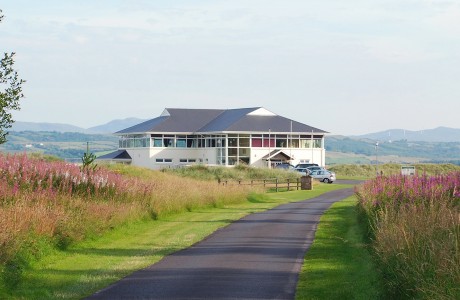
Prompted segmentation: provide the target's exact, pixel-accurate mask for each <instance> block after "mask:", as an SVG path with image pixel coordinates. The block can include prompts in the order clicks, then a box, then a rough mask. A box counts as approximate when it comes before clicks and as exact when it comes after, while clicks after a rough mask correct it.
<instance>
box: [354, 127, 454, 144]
mask: <svg viewBox="0 0 460 300" xmlns="http://www.w3.org/2000/svg"><path fill="white" fill-rule="evenodd" d="M353 138H360V139H365V138H366V139H372V140H376V141H399V140H407V141H414V142H460V129H456V128H448V127H438V128H434V129H427V130H419V131H411V130H405V129H389V130H385V131H380V132H375V133H368V134H364V135H359V136H353Z"/></svg>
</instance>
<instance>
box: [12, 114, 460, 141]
mask: <svg viewBox="0 0 460 300" xmlns="http://www.w3.org/2000/svg"><path fill="white" fill-rule="evenodd" d="M144 121H147V119H140V118H134V117H129V118H124V119H115V120H112V121H109V122H107V123H105V124H101V125H97V126H93V127H89V128H82V127H78V126H75V125H71V124H64V123H46V122H24V121H16V122H15V123H14V124H13V127H12V128H11V131H56V132H80V133H88V134H94V133H101V134H112V133H115V132H117V131H120V130H122V129H125V128H128V127H131V126H134V125H137V124H139V123H142V122H144ZM328 136H335V135H334V134H331V135H328ZM344 136H347V137H350V138H354V139H371V140H375V141H382V142H391V141H398V140H407V141H411V142H416V141H420V142H460V128H451V127H445V126H439V127H436V128H433V129H424V130H407V129H402V128H393V129H387V130H383V131H378V132H371V133H367V134H361V135H344Z"/></svg>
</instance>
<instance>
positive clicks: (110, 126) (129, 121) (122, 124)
mask: <svg viewBox="0 0 460 300" xmlns="http://www.w3.org/2000/svg"><path fill="white" fill-rule="evenodd" d="M144 121H146V120H144V119H139V118H126V119H121V120H113V121H110V122H108V123H106V124H103V125H98V126H94V127H90V128H88V129H87V131H88V132H90V133H114V132H117V131H120V130H122V129H125V128H128V127H131V126H134V125H137V124H139V123H142V122H144Z"/></svg>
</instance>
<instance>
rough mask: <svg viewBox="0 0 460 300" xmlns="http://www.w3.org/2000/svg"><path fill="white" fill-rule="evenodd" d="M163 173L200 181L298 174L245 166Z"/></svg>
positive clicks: (297, 175)
mask: <svg viewBox="0 0 460 300" xmlns="http://www.w3.org/2000/svg"><path fill="white" fill-rule="evenodd" d="M163 172H167V173H172V174H177V175H180V176H183V177H191V178H196V179H202V180H216V181H217V180H219V179H220V180H251V179H269V178H278V179H288V178H289V179H296V178H299V177H300V173H298V172H294V171H285V170H282V169H267V168H254V167H249V166H246V165H237V166H235V167H232V168H227V167H208V166H204V165H195V166H190V167H186V168H177V169H164V170H163Z"/></svg>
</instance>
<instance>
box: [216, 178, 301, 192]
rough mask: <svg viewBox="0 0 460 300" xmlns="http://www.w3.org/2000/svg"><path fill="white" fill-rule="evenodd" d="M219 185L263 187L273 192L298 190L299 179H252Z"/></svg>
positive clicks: (225, 182)
mask: <svg viewBox="0 0 460 300" xmlns="http://www.w3.org/2000/svg"><path fill="white" fill-rule="evenodd" d="M218 183H219V184H221V185H249V186H263V187H264V188H266V189H268V190H273V191H275V192H279V191H291V190H300V188H301V183H300V178H297V179H278V178H269V179H253V180H218Z"/></svg>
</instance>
